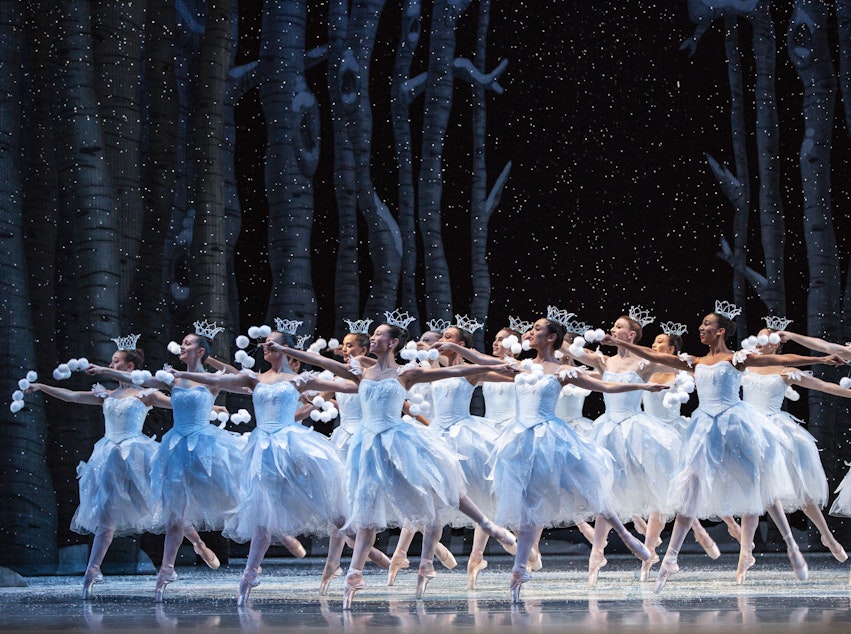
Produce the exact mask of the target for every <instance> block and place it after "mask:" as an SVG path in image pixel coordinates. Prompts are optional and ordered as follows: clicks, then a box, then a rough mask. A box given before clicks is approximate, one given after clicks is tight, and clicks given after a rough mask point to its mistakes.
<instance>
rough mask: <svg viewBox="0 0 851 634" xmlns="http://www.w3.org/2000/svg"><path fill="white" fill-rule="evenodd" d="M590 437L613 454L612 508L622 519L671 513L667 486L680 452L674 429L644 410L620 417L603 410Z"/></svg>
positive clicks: (670, 515)
mask: <svg viewBox="0 0 851 634" xmlns="http://www.w3.org/2000/svg"><path fill="white" fill-rule="evenodd" d="M589 439H590V440H592V441H593V442H595V443H597V444H598V445H600V446H601V447H603V448H604V449H606V450H607V451H608V452H609V453H611V454H612V458H614V461H615V488H614V496H615V511H616V512H617V514H618V516H619V517H620V518H621V519H622V520H624V521H628V520H629V519H630V518H631V517H632V516H633V515H638V516H640V517H648V516H649V514H650V513H653V512H659V513H661V514H662V515H663V516H666V517H673V515H674V513H673V509H671V508H670V503H669V500H668V486H669V485H670V482H671V475H672V474H673V473H674V471H675V470H676V466H677V464H678V462H679V455H680V437H679V435H678V434H677V433H676V431H674V429H672V428H671V427H669V426H667V425H665V424H664V423H662V422H661V421H658V420H656V419H655V418H653V417H652V416H650V415H648V414H645V413H643V412H640V413H637V414H635V415H633V416H630V417H629V418H627V419H625V420H621V421H614V420H612V419H611V418H609V417H608V416H607V415H605V414H604V415H603V416H601V417H600V418H598V419H597V421H596V422H595V423H594V427H593V428H592V430H591V433H590V435H589Z"/></svg>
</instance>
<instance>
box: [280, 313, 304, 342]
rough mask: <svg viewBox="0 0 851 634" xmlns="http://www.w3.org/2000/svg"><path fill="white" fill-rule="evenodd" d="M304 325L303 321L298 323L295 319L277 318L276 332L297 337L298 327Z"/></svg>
mask: <svg viewBox="0 0 851 634" xmlns="http://www.w3.org/2000/svg"><path fill="white" fill-rule="evenodd" d="M303 323H304V322H303V321H296V320H295V319H281V318H280V317H275V330H277V331H278V332H283V333H285V334H288V335H292V336H293V337H295V333H296V330H298V327H299V326H301V325H302V324H303Z"/></svg>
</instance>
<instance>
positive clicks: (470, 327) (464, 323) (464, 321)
mask: <svg viewBox="0 0 851 634" xmlns="http://www.w3.org/2000/svg"><path fill="white" fill-rule="evenodd" d="M455 327H456V328H460V329H461V330H466V331H467V332H469V333H470V334H471V335H472V334H473V333H474V332H476V331H477V330H478V329H479V328H484V324H482V323H479V322H478V321H477V320H476V318H475V317H467V315H455Z"/></svg>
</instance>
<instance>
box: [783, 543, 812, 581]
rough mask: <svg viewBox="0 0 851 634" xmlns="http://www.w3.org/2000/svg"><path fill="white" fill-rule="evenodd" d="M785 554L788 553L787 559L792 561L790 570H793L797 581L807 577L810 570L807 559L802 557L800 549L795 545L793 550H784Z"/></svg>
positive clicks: (804, 579)
mask: <svg viewBox="0 0 851 634" xmlns="http://www.w3.org/2000/svg"><path fill="white" fill-rule="evenodd" d="M786 554H787V555H789V561H790V562H791V563H792V570H793V571H794V573H795V577H796V578H797V579H798V581H806V580H807V579H809V577H810V571H809V568H808V567H807V560H806V559H804V556H803V555H802V554H801V551H800V550H798V548H797V547H795V549H794V550H788V551H786Z"/></svg>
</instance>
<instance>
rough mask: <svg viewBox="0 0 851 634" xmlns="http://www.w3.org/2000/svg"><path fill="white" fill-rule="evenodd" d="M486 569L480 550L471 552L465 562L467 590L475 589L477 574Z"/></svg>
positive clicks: (486, 565) (485, 562)
mask: <svg viewBox="0 0 851 634" xmlns="http://www.w3.org/2000/svg"><path fill="white" fill-rule="evenodd" d="M487 567H488V562H487V561H485V559H484V553H483V552H482V551H481V550H477V549H474V550H472V551H471V552H470V558H469V559H468V560H467V590H475V589H476V580H477V579H478V578H479V573H480V572H481V571H482V570H484V569H485V568H487Z"/></svg>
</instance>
